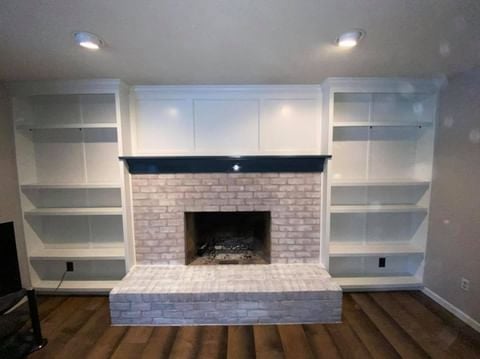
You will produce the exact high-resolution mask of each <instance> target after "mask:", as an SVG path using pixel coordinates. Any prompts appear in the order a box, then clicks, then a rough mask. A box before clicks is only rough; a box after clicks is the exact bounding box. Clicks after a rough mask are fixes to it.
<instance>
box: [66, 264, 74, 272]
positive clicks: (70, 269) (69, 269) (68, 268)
mask: <svg viewBox="0 0 480 359" xmlns="http://www.w3.org/2000/svg"><path fill="white" fill-rule="evenodd" d="M66 264H67V272H73V262H66Z"/></svg>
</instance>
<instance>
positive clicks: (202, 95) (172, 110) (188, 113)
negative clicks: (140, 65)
mask: <svg viewBox="0 0 480 359" xmlns="http://www.w3.org/2000/svg"><path fill="white" fill-rule="evenodd" d="M131 103H132V108H133V109H134V111H133V112H134V116H132V118H133V121H132V125H133V138H134V141H133V143H134V146H133V152H132V153H131V154H133V155H158V156H162V155H163V156H166V155H185V156H188V155H193V156H194V155H275V154H278V155H318V154H324V152H322V150H323V149H322V138H323V137H324V136H325V135H326V133H323V131H322V128H321V127H322V123H321V110H322V97H321V89H320V87H319V86H318V85H312V86H308V85H307V86H137V87H134V88H133V89H132V91H131Z"/></svg>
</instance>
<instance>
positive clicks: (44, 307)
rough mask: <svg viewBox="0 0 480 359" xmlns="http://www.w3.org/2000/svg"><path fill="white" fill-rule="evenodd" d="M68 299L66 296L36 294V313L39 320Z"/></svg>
mask: <svg viewBox="0 0 480 359" xmlns="http://www.w3.org/2000/svg"><path fill="white" fill-rule="evenodd" d="M67 299H68V297H67V296H63V295H62V296H60V295H58V296H53V295H52V296H38V297H37V301H38V313H39V317H40V320H43V319H45V318H46V317H47V316H48V315H50V313H53V312H54V311H55V310H56V309H57V308H59V307H60V305H61V304H62V303H63V302H65V301H66V300H67Z"/></svg>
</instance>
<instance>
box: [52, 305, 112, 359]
mask: <svg viewBox="0 0 480 359" xmlns="http://www.w3.org/2000/svg"><path fill="white" fill-rule="evenodd" d="M102 299H103V298H102ZM109 316H110V311H109V307H108V301H107V300H106V299H105V300H102V305H101V306H100V307H99V308H98V309H97V310H96V311H94V312H93V315H91V316H90V318H88V320H87V321H86V322H85V324H84V325H83V326H82V327H81V328H80V329H79V330H78V331H77V332H76V333H75V335H73V336H71V338H70V340H68V341H67V343H66V344H65V345H64V346H63V348H62V349H61V350H60V351H59V354H58V356H59V357H60V358H71V359H73V358H79V359H83V358H85V356H86V354H87V353H88V352H89V351H90V349H91V348H92V347H93V345H94V344H95V342H96V341H97V340H98V338H99V336H100V335H101V334H102V333H103V332H104V331H105V330H106V329H107V328H108V327H109V326H110V320H109Z"/></svg>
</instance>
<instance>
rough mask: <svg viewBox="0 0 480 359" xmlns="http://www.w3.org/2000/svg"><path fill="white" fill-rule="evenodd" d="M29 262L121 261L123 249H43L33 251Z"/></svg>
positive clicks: (123, 256)
mask: <svg viewBox="0 0 480 359" xmlns="http://www.w3.org/2000/svg"><path fill="white" fill-rule="evenodd" d="M30 259H31V260H67V259H68V260H123V259H125V249H124V248H120V247H119V248H75V249H73V248H69V249H65V248H58V249H51V248H45V249H41V250H37V251H33V252H32V253H31V254H30Z"/></svg>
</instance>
